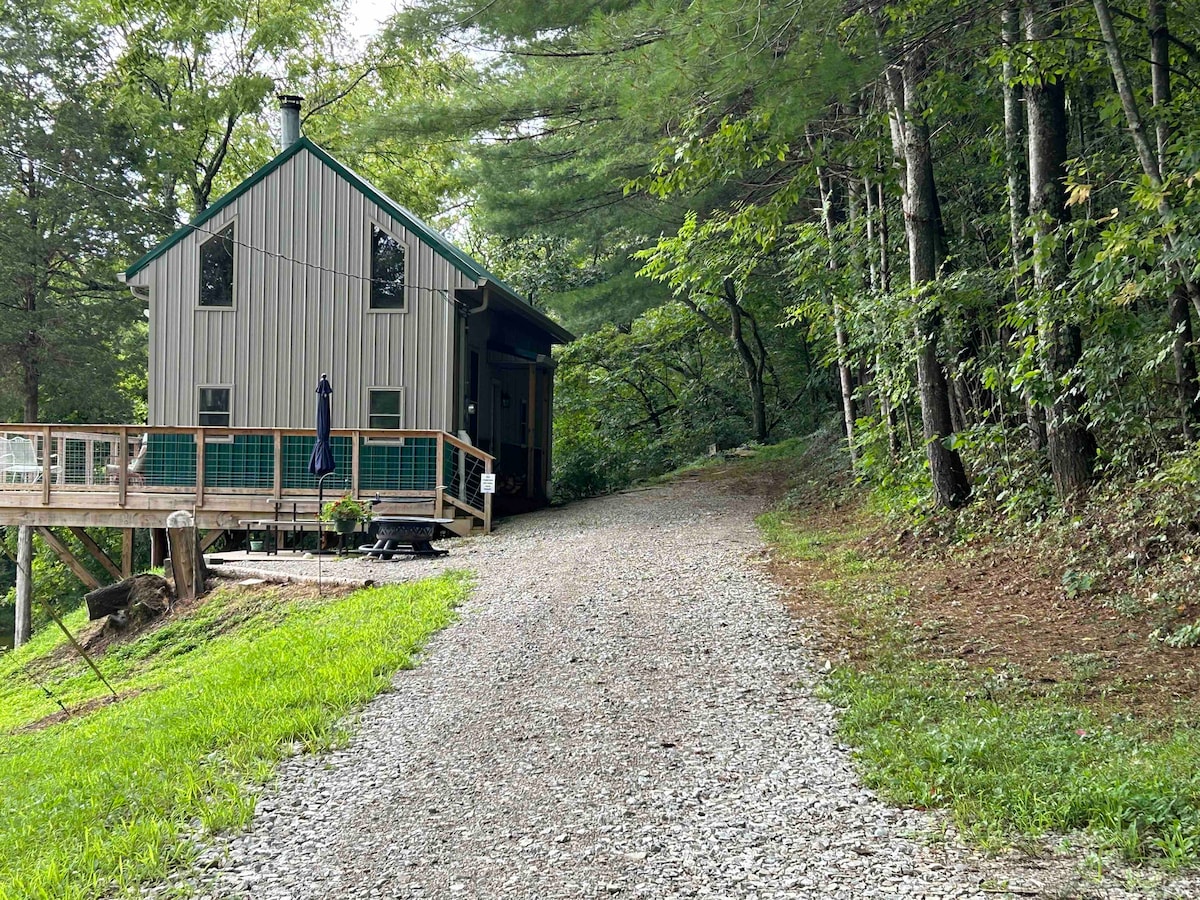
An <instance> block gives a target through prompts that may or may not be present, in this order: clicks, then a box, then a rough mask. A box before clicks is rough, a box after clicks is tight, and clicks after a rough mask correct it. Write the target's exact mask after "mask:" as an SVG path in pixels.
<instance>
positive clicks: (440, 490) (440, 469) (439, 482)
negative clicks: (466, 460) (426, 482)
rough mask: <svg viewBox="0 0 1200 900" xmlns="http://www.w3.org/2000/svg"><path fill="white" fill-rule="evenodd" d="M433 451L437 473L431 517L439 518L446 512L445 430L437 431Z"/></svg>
mask: <svg viewBox="0 0 1200 900" xmlns="http://www.w3.org/2000/svg"><path fill="white" fill-rule="evenodd" d="M434 452H436V453H437V465H435V466H434V472H436V473H437V474H436V476H435V479H436V480H435V482H434V485H433V491H434V494H433V517H434V518H435V519H441V518H443V517H444V515H445V513H446V432H444V431H439V432H438V434H437V450H436V451H434Z"/></svg>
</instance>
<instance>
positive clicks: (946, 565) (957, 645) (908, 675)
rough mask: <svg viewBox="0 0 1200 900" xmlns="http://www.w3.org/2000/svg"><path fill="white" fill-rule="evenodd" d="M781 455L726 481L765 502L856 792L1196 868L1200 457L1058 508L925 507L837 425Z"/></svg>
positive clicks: (1018, 834)
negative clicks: (860, 478) (855, 763)
mask: <svg viewBox="0 0 1200 900" xmlns="http://www.w3.org/2000/svg"><path fill="white" fill-rule="evenodd" d="M787 455H788V456H790V459H789V460H788V464H787V465H786V466H785V469H786V471H787V474H786V476H784V474H783V471H784V469H781V465H783V464H782V463H781V460H780V458H779V454H775V456H774V458H771V459H767V460H759V459H753V460H746V461H739V462H738V463H735V464H734V465H732V466H731V467H730V470H731V471H730V473H729V477H733V478H736V479H739V480H741V481H743V482H744V481H746V480H747V479H750V480H758V481H761V482H762V483H764V484H776V485H778V487H777V489H776V490H777V492H776V495H775V499H776V505H775V507H774V508H773V509H772V511H770V512H768V513H766V514H765V515H764V516H763V517H762V519H761V520H760V526H761V527H762V529H763V532H764V534H765V535H766V537H767V538H768V540H769V542H770V543H771V545H772V560H771V565H772V568H773V570H774V573H775V575H776V577H777V578H778V579H779V581H780V582H781V584H782V585H783V586H784V587H785V589H786V591H787V596H788V601H789V603H790V605H791V607H792V609H793V610H794V611H795V613H796V615H798V616H800V617H801V618H803V619H804V620H806V622H809V623H811V625H812V627H813V631H814V634H815V638H814V640H815V646H816V648H817V652H818V653H819V654H820V657H821V658H822V659H823V660H825V661H827V662H828V664H829V665H828V673H827V677H825V678H824V679H823V680H822V683H821V690H823V691H824V692H825V693H826V695H827V696H828V697H829V699H830V700H831V702H833V703H834V704H835V705H836V706H838V707H839V708H840V710H841V714H840V727H841V730H842V734H843V736H844V738H845V739H846V740H847V741H848V742H850V743H851V744H852V745H854V746H855V747H856V749H857V752H858V755H859V758H860V760H861V762H862V772H863V777H864V780H865V781H866V782H867V783H868V784H869V785H870V786H872V787H874V788H876V789H878V790H879V791H880V792H881V793H882V794H883V795H885V796H887V797H889V798H890V799H892V800H893V801H895V802H897V803H900V804H904V805H909V806H915V807H922V808H943V809H947V810H949V811H950V812H951V814H952V818H953V821H954V823H955V825H956V827H957V828H958V829H959V831H960V833H962V834H963V835H964V836H965V837H966V838H967V839H968V840H970V841H972V842H974V843H975V844H977V845H978V846H980V847H983V848H985V849H989V850H1002V849H1011V848H1014V847H1015V848H1020V849H1023V850H1028V851H1031V852H1038V853H1043V852H1054V851H1055V850H1056V849H1073V848H1074V845H1076V844H1078V843H1083V844H1084V845H1086V846H1087V847H1088V848H1090V849H1089V850H1088V851H1087V852H1091V853H1093V854H1094V855H1095V863H1096V866H1097V867H1103V865H1104V864H1105V860H1106V859H1107V858H1108V854H1111V853H1114V852H1117V853H1119V855H1120V856H1121V857H1122V858H1123V860H1124V861H1126V862H1128V861H1133V862H1137V863H1147V864H1154V865H1158V866H1165V867H1167V868H1182V867H1187V868H1192V867H1194V866H1196V865H1197V863H1198V862H1200V729H1197V711H1198V706H1197V697H1198V694H1197V689H1198V688H1200V649H1197V644H1200V625H1197V622H1198V621H1200V598H1198V597H1197V591H1196V584H1197V579H1196V574H1197V566H1198V565H1200V548H1198V547H1197V538H1198V535H1200V527H1197V524H1196V519H1197V517H1198V514H1197V511H1198V510H1200V503H1198V501H1200V479H1198V477H1197V476H1198V474H1200V453H1190V454H1180V455H1178V456H1177V457H1175V458H1173V459H1171V460H1169V461H1167V462H1166V463H1165V464H1163V465H1161V466H1160V467H1159V468H1158V469H1157V470H1156V471H1154V472H1153V473H1150V474H1143V475H1141V476H1139V477H1133V478H1127V479H1123V480H1118V479H1112V480H1109V481H1108V482H1106V483H1105V484H1104V486H1103V487H1099V488H1097V489H1096V491H1095V492H1094V493H1093V494H1092V495H1091V496H1090V497H1089V498H1088V499H1087V500H1085V501H1080V502H1078V503H1076V504H1075V506H1074V508H1073V509H1071V510H1069V511H1068V510H1061V509H1058V508H1053V507H1051V506H1049V505H1046V504H1044V503H1043V502H1042V500H1041V499H1039V498H1041V497H1042V496H1043V495H1044V494H1045V492H1046V487H1045V485H1044V484H1043V483H1040V482H1039V481H1038V479H1037V478H1036V477H1031V476H1030V475H1028V474H1026V475H1014V477H1012V478H1010V479H1009V486H1008V488H1007V489H1008V491H1009V492H1010V493H1008V494H1006V495H1004V496H999V497H998V496H997V494H999V492H995V493H992V494H989V493H988V492H987V490H982V491H980V492H979V493H978V494H977V496H976V498H975V501H974V502H973V503H971V504H970V505H968V506H967V507H965V508H964V509H961V510H957V511H948V510H929V509H922V508H920V507H919V505H917V504H915V503H912V502H910V501H911V496H912V493H913V492H914V491H915V490H916V487H915V486H916V485H917V484H918V482H917V480H916V479H914V480H913V481H912V482H910V483H909V484H907V485H902V484H901V483H900V482H899V481H897V482H893V483H891V484H888V485H883V486H882V487H878V486H877V487H876V488H875V489H874V490H871V489H869V488H867V487H865V486H864V485H863V484H862V483H861V482H856V481H855V479H854V478H853V476H852V475H851V474H850V471H849V466H848V464H847V460H846V459H845V453H844V450H843V449H842V448H841V441H840V439H839V436H838V435H837V434H836V429H834V431H833V432H821V433H818V434H817V435H815V436H814V437H813V438H810V439H809V440H807V441H804V442H793V443H792V444H791V445H789V454H787ZM756 473H758V474H756ZM708 477H719V476H718V475H717V474H716V473H715V472H714V473H711V474H710V475H709V476H708ZM977 483H978V480H977ZM1018 485H1022V486H1021V487H1018ZM1018 490H1023V491H1024V492H1025V493H1024V495H1023V496H1021V497H1016V496H1014V493H1015V492H1016V491H1018ZM898 498H902V499H901V500H898ZM1018 509H1020V510H1022V511H1021V512H1019V513H1018V512H1017V510H1018Z"/></svg>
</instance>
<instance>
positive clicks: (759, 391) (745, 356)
mask: <svg viewBox="0 0 1200 900" xmlns="http://www.w3.org/2000/svg"><path fill="white" fill-rule="evenodd" d="M725 305H726V306H728V307H729V337H730V340H732V341H733V345H734V347H736V348H737V352H738V356H739V357H741V360H742V368H743V369H744V370H745V372H746V381H747V382H748V383H749V385H750V403H751V424H752V427H753V428H754V439H755V440H756V441H758V442H760V443H762V442H764V441H766V440H767V439H768V438H769V437H770V429H768V428H767V399H766V389H765V385H764V384H763V374H764V373H763V367H762V365H761V364H760V361H759V360H756V359H755V358H754V351H752V350H751V349H750V344H749V343H748V342H747V341H746V338H745V334H744V333H743V331H742V307H741V305H740V304H739V303H738V300H737V291H736V289H735V286H734V283H733V279H732V278H726V279H725Z"/></svg>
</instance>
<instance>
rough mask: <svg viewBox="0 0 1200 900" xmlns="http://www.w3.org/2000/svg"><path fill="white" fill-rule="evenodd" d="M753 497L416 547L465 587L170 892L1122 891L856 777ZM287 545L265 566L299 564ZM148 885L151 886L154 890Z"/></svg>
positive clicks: (591, 512)
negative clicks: (326, 740)
mask: <svg viewBox="0 0 1200 900" xmlns="http://www.w3.org/2000/svg"><path fill="white" fill-rule="evenodd" d="M760 502H761V501H759V500H756V499H755V498H748V497H743V496H737V495H733V494H729V493H726V492H724V490H723V489H722V488H721V487H720V486H719V485H714V484H712V483H707V482H705V483H701V482H699V481H698V480H696V479H683V480H681V481H680V482H678V483H675V484H671V485H665V486H661V487H655V488H652V489H649V490H641V491H634V492H630V493H625V494H620V495H617V496H613V497H607V498H602V499H598V500H593V501H589V502H585V503H577V504H573V505H571V506H569V507H565V508H562V509H555V510H547V511H544V512H541V513H537V514H533V515H528V516H524V517H522V518H520V519H515V520H511V521H508V522H505V523H504V524H503V528H502V529H501V530H499V531H497V532H496V533H495V534H493V535H491V536H488V537H478V538H472V539H470V540H468V541H461V542H455V543H452V544H450V545H449V547H450V549H451V551H452V552H451V555H450V556H448V557H445V558H443V559H440V560H413V559H407V560H403V561H400V562H391V563H381V562H371V561H367V560H352V561H344V562H337V563H329V562H326V563H325V564H324V568H325V572H326V574H327V575H328V574H333V575H336V576H338V577H358V578H363V577H373V578H376V579H377V580H383V579H393V580H406V579H410V578H418V577H422V576H424V575H427V574H430V573H433V572H436V571H439V570H441V569H443V568H469V569H472V570H474V571H475V572H476V573H477V575H478V589H477V591H476V593H475V595H474V597H473V599H472V600H471V601H469V602H468V604H467V605H466V606H465V607H464V609H463V610H462V615H461V618H460V621H459V622H458V623H457V624H455V625H453V626H452V627H450V628H449V629H447V630H446V631H444V632H442V633H441V634H440V635H438V636H437V637H436V638H435V639H434V641H433V642H432V643H431V645H430V647H429V649H428V652H427V653H426V655H425V658H424V661H423V662H422V664H421V665H420V666H419V667H418V668H416V669H415V670H413V671H409V672H403V673H401V674H399V675H398V676H397V677H396V679H395V690H394V691H392V692H390V693H388V694H385V695H383V696H381V697H379V698H378V699H377V700H375V701H374V702H372V703H371V704H370V705H369V706H368V707H367V709H366V710H365V711H364V712H363V714H362V718H361V723H360V725H359V727H358V730H357V736H356V737H355V738H354V740H353V741H352V742H351V743H350V745H349V746H347V747H346V748H345V749H343V750H341V751H337V752H334V753H331V754H328V755H323V756H300V757H295V758H293V759H291V760H289V761H287V762H286V763H284V764H283V766H282V767H281V770H280V773H279V778H278V781H277V782H276V784H275V785H274V787H273V788H272V789H271V790H270V791H269V792H268V793H267V794H265V795H264V796H263V797H262V798H261V799H260V802H259V805H258V810H257V813H256V815H255V818H254V822H253V825H252V827H251V828H250V830H248V831H247V832H245V833H243V834H241V835H238V836H236V837H233V838H227V839H225V841H224V842H223V843H220V844H219V845H217V846H214V847H212V848H211V849H209V850H208V851H207V852H206V853H205V855H204V856H203V857H202V859H201V868H200V869H199V870H198V872H199V874H195V873H194V874H193V876H192V877H193V879H194V881H193V885H194V886H195V887H196V889H197V890H198V891H199V893H200V894H201V895H205V894H207V895H208V896H210V897H220V898H233V897H255V898H266V900H270V898H280V900H284V898H286V900H300V898H343V897H345V898H350V897H354V898H376V897H378V898H385V897H386V898H402V897H403V898H410V897H411V898H443V897H485V898H499V897H506V898H507V897H514V898H560V897H563V898H565V897H610V896H615V897H646V898H651V897H652V898H667V897H731V898H733V897H736V898H782V897H788V898H795V897H844V898H860V897H895V896H901V897H931V898H933V897H936V898H941V897H985V896H986V897H989V898H992V897H997V896H1000V897H1003V896H1045V897H1140V896H1171V897H1177V896H1195V895H1194V894H1192V893H1190V892H1188V891H1187V889H1185V888H1183V887H1178V886H1177V887H1175V888H1171V889H1165V888H1162V889H1155V890H1152V889H1151V888H1150V887H1149V886H1148V885H1142V886H1141V887H1140V888H1133V889H1131V890H1129V891H1126V890H1125V889H1122V888H1120V887H1117V886H1115V885H1114V883H1112V882H1106V883H1104V884H1102V885H1099V884H1095V883H1094V882H1092V881H1090V880H1087V879H1085V878H1084V877H1083V876H1081V875H1079V874H1078V871H1079V869H1078V868H1077V867H1079V866H1081V865H1082V863H1081V861H1080V860H1078V859H1070V858H1066V859H1057V858H1054V859H1046V860H1042V861H1039V862H1036V863H1032V864H1030V863H1025V864H1021V863H1018V862H1015V861H1005V860H987V859H981V858H979V857H977V856H976V855H974V854H971V853H969V852H967V851H964V850H961V849H959V848H958V847H956V846H955V845H954V842H953V840H952V839H950V838H949V835H950V834H951V832H949V830H948V829H947V828H946V827H945V826H944V825H943V824H940V823H939V821H938V820H937V819H935V818H934V817H931V816H929V815H928V814H924V813H918V812H914V811H910V810H899V809H894V808H892V807H889V806H887V805H885V804H883V803H881V802H880V801H878V800H877V799H875V797H874V796H873V795H872V793H871V792H869V791H867V790H864V789H863V788H862V787H861V786H860V785H859V784H858V782H857V780H856V778H855V776H854V774H853V771H852V768H851V760H850V755H849V753H848V751H847V749H846V748H845V747H843V746H841V745H840V744H839V742H838V740H837V739H836V737H835V736H834V733H833V714H832V711H831V709H830V708H829V707H828V706H827V705H826V704H824V703H822V702H820V701H819V700H816V699H814V697H813V694H812V691H811V689H810V686H811V684H812V682H813V680H814V677H815V670H814V666H815V665H816V663H815V661H814V659H813V658H812V656H811V654H810V652H809V651H807V650H806V649H805V636H806V629H805V628H804V626H803V623H801V622H799V621H798V620H797V619H795V618H793V617H792V616H791V615H789V614H788V613H787V612H786V611H785V609H784V607H783V605H782V604H781V602H780V600H779V598H778V596H777V593H776V591H775V589H774V587H773V585H772V583H771V581H770V579H769V577H768V575H767V574H766V572H765V570H764V569H762V568H761V567H760V566H759V565H758V564H757V561H758V560H760V559H761V556H762V545H761V543H760V539H759V537H758V534H757V532H756V529H755V527H754V524H753V518H754V516H755V514H756V513H757V512H758V511H759V504H760ZM313 565H314V563H313V562H312V561H303V560H288V559H287V558H286V556H285V557H284V558H282V559H280V560H279V562H278V563H275V562H272V568H274V569H277V570H279V571H290V572H296V573H299V572H306V573H311V572H313V571H314V570H313V568H312V567H313ZM163 887H164V888H165V887H166V886H163Z"/></svg>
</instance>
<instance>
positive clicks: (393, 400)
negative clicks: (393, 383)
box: [367, 388, 404, 429]
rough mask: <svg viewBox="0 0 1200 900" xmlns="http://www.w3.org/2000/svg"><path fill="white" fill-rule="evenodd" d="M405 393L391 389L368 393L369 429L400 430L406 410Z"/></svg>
mask: <svg viewBox="0 0 1200 900" xmlns="http://www.w3.org/2000/svg"><path fill="white" fill-rule="evenodd" d="M403 393H404V392H403V391H400V390H395V389H391V388H389V389H386V390H372V391H368V395H369V398H370V399H369V410H368V413H369V415H368V417H367V427H369V428H390V429H399V428H400V420H401V418H402V417H403V410H404V405H403Z"/></svg>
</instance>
